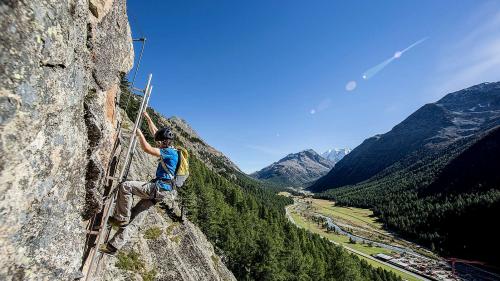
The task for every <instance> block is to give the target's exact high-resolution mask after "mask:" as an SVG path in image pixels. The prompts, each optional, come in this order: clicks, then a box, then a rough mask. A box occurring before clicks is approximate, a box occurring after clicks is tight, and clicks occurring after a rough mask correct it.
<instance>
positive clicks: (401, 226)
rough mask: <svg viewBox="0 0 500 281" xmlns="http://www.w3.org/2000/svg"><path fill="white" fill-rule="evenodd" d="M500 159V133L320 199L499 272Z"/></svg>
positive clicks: (466, 141) (401, 164) (405, 163)
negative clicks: (363, 210) (357, 209)
mask: <svg viewBox="0 0 500 281" xmlns="http://www.w3.org/2000/svg"><path fill="white" fill-rule="evenodd" d="M420 155H421V154H420ZM498 159H500V127H496V128H494V129H492V130H491V131H488V132H486V133H483V134H481V135H479V136H477V137H475V138H474V139H473V140H469V139H463V140H461V141H458V142H456V143H454V144H453V145H450V146H449V147H447V148H446V149H444V150H442V151H440V152H439V153H434V154H431V155H427V156H425V157H420V156H419V154H418V153H417V154H416V155H415V156H414V157H412V158H409V159H406V160H405V161H401V162H399V163H396V164H395V165H393V166H392V167H391V169H388V170H386V171H385V172H384V173H382V174H380V175H378V176H376V177H374V178H372V179H371V180H369V181H366V182H363V183H360V184H357V185H354V186H345V187H341V188H337V189H331V190H329V191H327V192H325V193H323V194H322V195H321V196H323V197H327V198H331V199H334V200H336V201H337V202H338V203H339V204H342V205H354V206H363V207H368V208H372V209H373V210H374V211H375V213H376V214H377V215H378V216H379V217H380V218H381V219H382V220H383V222H384V223H385V224H386V225H387V226H388V227H389V228H390V229H393V230H396V231H398V232H399V233H401V234H403V235H404V236H405V237H407V238H410V239H414V240H416V241H418V242H419V243H422V244H423V245H425V246H428V247H430V248H432V249H433V250H437V251H438V252H440V253H442V254H443V255H444V256H458V257H462V258H468V259H477V260H482V261H486V262H488V263H489V264H490V265H495V266H498V265H500V262H499V260H498V252H499V251H500V246H499V245H498V243H495V242H494V241H496V239H497V237H498V236H499V235H500V232H499V231H498V228H497V227H496V223H495V222H496V221H497V220H498V218H497V216H498V214H499V213H500V176H499V173H498V171H499V170H500V164H499V162H498Z"/></svg>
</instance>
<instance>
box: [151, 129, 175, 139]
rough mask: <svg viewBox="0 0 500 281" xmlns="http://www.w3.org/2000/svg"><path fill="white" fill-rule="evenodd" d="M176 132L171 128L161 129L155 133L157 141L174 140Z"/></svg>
mask: <svg viewBox="0 0 500 281" xmlns="http://www.w3.org/2000/svg"><path fill="white" fill-rule="evenodd" d="M174 138H175V135H174V132H172V130H170V128H169V127H165V128H161V129H159V130H158V131H156V133H155V141H165V140H173V139H174Z"/></svg>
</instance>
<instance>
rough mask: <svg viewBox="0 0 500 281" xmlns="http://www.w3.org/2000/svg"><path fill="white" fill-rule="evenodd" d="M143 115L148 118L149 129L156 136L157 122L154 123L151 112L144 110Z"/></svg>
mask: <svg viewBox="0 0 500 281" xmlns="http://www.w3.org/2000/svg"><path fill="white" fill-rule="evenodd" d="M143 115H144V118H146V122H148V128H149V131H150V132H151V134H152V135H153V136H154V135H155V134H156V131H158V128H156V126H155V123H153V120H151V117H149V114H148V113H147V112H146V111H144V113H143Z"/></svg>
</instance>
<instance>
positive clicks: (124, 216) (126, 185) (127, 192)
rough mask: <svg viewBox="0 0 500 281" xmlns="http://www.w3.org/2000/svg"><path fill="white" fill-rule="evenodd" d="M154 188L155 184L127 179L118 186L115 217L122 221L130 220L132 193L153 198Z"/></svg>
mask: <svg viewBox="0 0 500 281" xmlns="http://www.w3.org/2000/svg"><path fill="white" fill-rule="evenodd" d="M154 188H155V184H152V183H147V182H141V181H126V182H123V183H122V184H120V186H119V187H118V194H117V197H116V204H115V212H114V215H113V218H114V219H115V220H117V221H120V222H128V221H129V220H130V215H131V211H130V209H131V208H132V203H133V198H132V195H136V196H139V197H140V198H145V199H148V198H151V196H152V192H154Z"/></svg>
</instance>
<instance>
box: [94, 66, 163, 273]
mask: <svg viewBox="0 0 500 281" xmlns="http://www.w3.org/2000/svg"><path fill="white" fill-rule="evenodd" d="M151 77H152V75H151V74H150V75H149V79H148V84H147V86H146V91H145V95H144V97H143V100H142V104H141V108H140V110H139V112H138V114H137V117H136V122H135V124H134V129H133V131H132V136H131V139H130V144H129V147H128V149H127V156H126V158H125V163H124V166H123V168H122V170H121V173H120V177H119V181H114V183H113V185H117V184H118V183H120V182H122V181H123V180H124V175H125V174H128V170H129V168H130V163H131V161H132V155H133V149H132V148H135V145H136V143H137V138H136V137H135V133H136V131H137V128H138V126H139V124H140V122H141V121H142V114H143V112H144V111H145V110H146V108H147V103H148V102H149V97H150V96H151V91H152V88H153V86H152V85H151ZM127 163H128V164H127ZM116 190H117V189H116V188H115V187H112V188H111V194H110V196H109V200H108V201H107V203H106V204H105V207H104V210H103V216H102V219H101V226H100V229H99V234H98V235H97V238H96V243H95V248H94V250H93V253H92V257H91V260H90V265H89V269H88V272H87V274H86V276H85V281H87V280H90V279H89V278H90V277H91V276H92V275H93V272H92V269H93V268H94V264H95V260H96V258H97V256H98V255H102V253H100V252H99V251H98V249H97V248H98V247H99V245H100V244H101V240H102V238H103V237H104V238H105V240H107V239H108V238H109V229H108V228H107V227H106V226H107V224H108V219H109V215H110V210H111V208H112V206H113V204H114V202H115V200H116V194H117V192H116ZM100 260H101V259H100V258H99V259H98V262H99V261H100ZM95 267H96V268H97V267H98V263H97V264H96V265H95Z"/></svg>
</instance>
